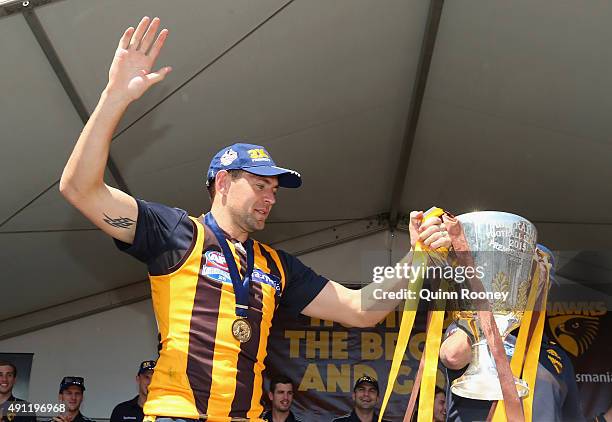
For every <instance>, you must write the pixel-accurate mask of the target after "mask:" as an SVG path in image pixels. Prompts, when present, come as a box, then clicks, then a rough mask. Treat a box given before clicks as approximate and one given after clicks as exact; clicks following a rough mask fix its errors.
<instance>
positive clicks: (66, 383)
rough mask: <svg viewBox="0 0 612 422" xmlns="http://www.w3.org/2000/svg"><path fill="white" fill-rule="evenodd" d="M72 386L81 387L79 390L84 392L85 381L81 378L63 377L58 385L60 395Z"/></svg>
mask: <svg viewBox="0 0 612 422" xmlns="http://www.w3.org/2000/svg"><path fill="white" fill-rule="evenodd" d="M72 385H76V386H77V387H81V390H82V391H85V380H84V379H83V377H64V378H62V382H61V383H60V389H59V392H60V394H62V393H63V392H64V390H65V389H66V388H68V387H70V386H72Z"/></svg>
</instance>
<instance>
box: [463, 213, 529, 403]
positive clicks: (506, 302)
mask: <svg viewBox="0 0 612 422" xmlns="http://www.w3.org/2000/svg"><path fill="white" fill-rule="evenodd" d="M457 219H458V220H459V222H460V223H461V226H462V227H463V231H464V233H465V238H466V241H467V243H468V246H469V248H470V251H471V253H472V256H473V258H474V267H475V268H480V269H481V272H480V275H482V274H484V276H483V277H480V281H481V282H482V287H483V291H482V292H481V293H480V296H481V297H486V300H487V301H488V302H489V304H490V305H491V310H492V312H493V316H494V318H495V322H496V323H497V327H498V329H499V334H500V335H501V337H502V340H504V343H505V339H506V337H507V336H508V334H509V333H510V332H511V331H512V330H514V329H515V328H517V327H518V326H519V325H520V323H521V318H522V317H523V313H524V311H525V308H526V306H527V295H528V293H529V287H530V286H531V268H532V263H533V258H534V253H535V248H536V235H537V231H536V228H535V226H534V225H533V224H532V223H530V222H529V221H527V220H526V219H524V218H523V217H520V216H518V215H514V214H509V213H505V212H497V211H483V212H472V213H468V214H463V215H460V216H458V217H457ZM453 284H454V287H455V289H456V290H457V292H458V295H457V297H458V303H456V304H455V306H456V308H455V309H454V310H452V312H451V314H452V318H453V319H454V320H455V322H456V323H457V325H458V326H459V327H460V328H462V329H463V330H464V331H466V332H467V333H468V335H470V336H471V339H472V361H471V363H470V365H469V366H468V368H467V369H466V371H465V373H464V374H463V376H461V377H460V378H458V379H456V380H455V381H454V382H453V383H452V385H451V390H452V392H453V393H455V394H457V395H459V396H462V397H467V398H470V399H477V400H502V399H503V396H502V390H501V385H500V383H499V377H498V374H497V369H496V367H495V361H494V359H493V356H492V355H491V352H490V350H489V347H488V345H487V340H486V338H485V335H484V332H483V331H482V328H481V326H480V323H479V321H478V315H477V309H478V308H477V306H482V305H478V304H477V303H476V302H475V301H474V300H473V299H474V295H475V294H476V293H474V292H473V290H471V293H469V294H468V293H467V292H466V290H467V289H468V286H467V285H465V284H463V285H462V284H461V283H453ZM515 384H516V388H517V391H518V395H519V397H524V396H526V395H527V394H528V393H529V386H527V383H526V382H525V381H523V380H521V379H518V378H515Z"/></svg>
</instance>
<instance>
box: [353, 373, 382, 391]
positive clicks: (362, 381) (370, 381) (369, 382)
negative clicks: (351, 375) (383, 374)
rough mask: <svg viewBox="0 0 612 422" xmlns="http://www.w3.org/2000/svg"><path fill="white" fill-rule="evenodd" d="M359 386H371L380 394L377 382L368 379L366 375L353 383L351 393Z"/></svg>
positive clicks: (370, 378)
mask: <svg viewBox="0 0 612 422" xmlns="http://www.w3.org/2000/svg"><path fill="white" fill-rule="evenodd" d="M361 384H372V387H374V388H375V389H376V391H377V392H379V393H380V390H379V389H378V381H376V380H375V379H374V378H372V377H369V376H367V375H364V376H362V377H360V378H359V379H358V380H357V381H355V386H354V387H353V391H355V390H357V387H359V386H360V385H361Z"/></svg>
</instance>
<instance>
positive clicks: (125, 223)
mask: <svg viewBox="0 0 612 422" xmlns="http://www.w3.org/2000/svg"><path fill="white" fill-rule="evenodd" d="M104 217H105V218H104V222H105V223H107V224H110V225H111V226H113V227H117V228H119V229H129V228H130V227H131V226H133V225H134V224H135V223H136V221H134V220H132V219H131V218H127V217H119V218H111V217H109V216H108V215H106V214H104Z"/></svg>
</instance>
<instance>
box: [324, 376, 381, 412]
mask: <svg viewBox="0 0 612 422" xmlns="http://www.w3.org/2000/svg"><path fill="white" fill-rule="evenodd" d="M379 398H380V390H379V388H378V381H376V380H375V379H374V378H372V377H369V376H367V375H364V376H363V377H361V378H359V379H358V380H357V381H356V382H355V387H353V402H354V407H353V411H352V412H351V413H349V414H348V415H346V416H341V417H339V418H336V419H334V420H333V422H376V421H378V413H376V411H375V408H376V405H378V399H379ZM382 421H383V422H388V421H386V420H385V419H383V420H382Z"/></svg>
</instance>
